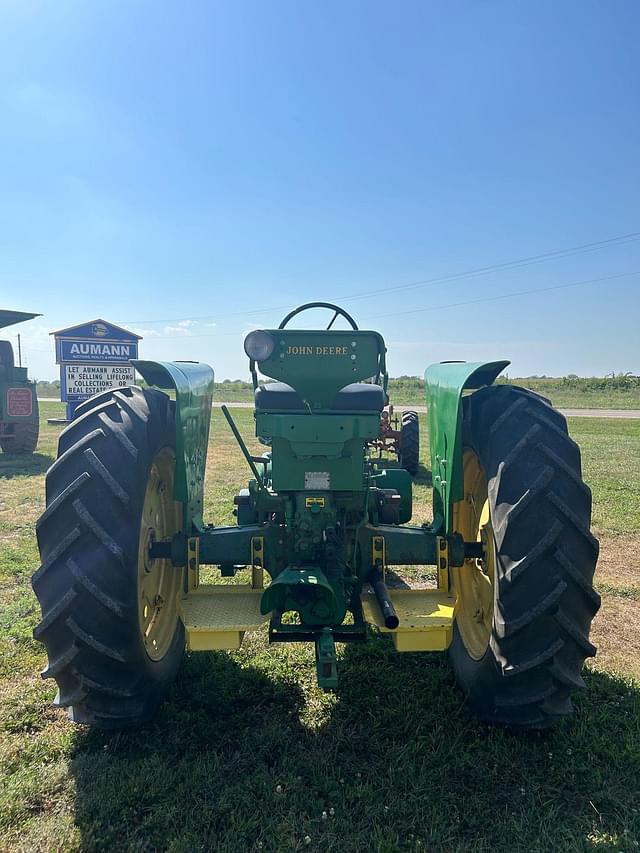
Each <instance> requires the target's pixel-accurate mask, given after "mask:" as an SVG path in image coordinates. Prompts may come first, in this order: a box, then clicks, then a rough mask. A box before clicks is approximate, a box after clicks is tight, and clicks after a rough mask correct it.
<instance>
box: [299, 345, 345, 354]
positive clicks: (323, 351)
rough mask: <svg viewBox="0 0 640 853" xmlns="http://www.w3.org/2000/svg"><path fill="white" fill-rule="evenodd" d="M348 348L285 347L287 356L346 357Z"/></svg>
mask: <svg viewBox="0 0 640 853" xmlns="http://www.w3.org/2000/svg"><path fill="white" fill-rule="evenodd" d="M347 351H348V347H320V346H316V347H310V346H297V347H292V346H290V347H287V355H346V354H347Z"/></svg>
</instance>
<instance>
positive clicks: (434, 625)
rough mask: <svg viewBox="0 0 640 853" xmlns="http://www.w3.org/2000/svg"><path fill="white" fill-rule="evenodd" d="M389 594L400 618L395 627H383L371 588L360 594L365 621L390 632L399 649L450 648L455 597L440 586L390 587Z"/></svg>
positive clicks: (441, 649) (420, 650) (437, 649)
mask: <svg viewBox="0 0 640 853" xmlns="http://www.w3.org/2000/svg"><path fill="white" fill-rule="evenodd" d="M389 595H390V597H391V601H392V602H393V606H394V607H395V609H396V614H397V616H398V619H399V620H400V624H399V625H398V627H397V628H394V629H389V628H387V627H386V625H385V624H384V619H383V618H382V613H381V611H380V606H379V604H378V602H377V600H376V597H375V595H374V594H373V592H364V593H363V594H362V596H361V598H362V608H363V611H364V618H365V619H366V621H367V622H369V623H370V624H372V625H375V626H376V627H377V628H378V629H379V630H380V631H384V632H385V633H387V634H391V635H392V637H393V642H394V644H395V647H396V649H397V650H398V651H399V652H440V651H444V650H445V649H447V648H449V644H450V643H451V638H452V635H453V609H454V605H455V599H453V598H452V597H451V596H450V595H449V594H448V593H447V592H445V591H443V590H439V589H390V590H389Z"/></svg>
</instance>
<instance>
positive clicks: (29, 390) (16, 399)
mask: <svg viewBox="0 0 640 853" xmlns="http://www.w3.org/2000/svg"><path fill="white" fill-rule="evenodd" d="M39 316H40V315H39V314H27V313H25V312H24V311H5V310H3V309H0V329H1V328H3V327H5V326H12V325H13V324H14V323H22V322H24V321H25V320H31V319H32V318H33V317H39ZM39 429H40V424H39V420H38V398H37V396H36V384H35V382H30V381H29V379H28V377H27V368H26V367H22V366H21V365H18V366H16V363H15V356H14V352H13V346H12V345H11V342H10V341H0V448H2V452H3V453H6V454H21V453H33V452H34V450H35V449H36V447H37V446H38V433H39Z"/></svg>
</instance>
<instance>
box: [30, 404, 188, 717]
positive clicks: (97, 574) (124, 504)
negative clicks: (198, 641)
mask: <svg viewBox="0 0 640 853" xmlns="http://www.w3.org/2000/svg"><path fill="white" fill-rule="evenodd" d="M167 446H168V447H171V448H175V416H174V409H173V403H171V402H170V400H169V398H168V397H167V396H166V394H163V393H162V392H160V391H156V390H154V389H151V390H144V391H143V390H141V389H140V388H137V387H128V388H123V389H121V390H118V391H106V392H104V393H102V394H99V395H97V396H95V397H92V398H91V399H90V400H88V401H86V402H84V403H83V404H82V405H81V406H79V407H78V409H76V415H75V418H74V420H73V421H72V422H71V424H70V425H69V426H68V427H67V428H66V429H65V430H64V431H63V432H62V433H61V435H60V440H59V446H58V454H59V455H58V459H57V461H56V462H55V463H54V464H53V466H52V467H51V468H50V469H49V471H48V472H47V477H46V509H45V511H44V513H43V514H42V516H41V517H40V519H39V520H38V523H37V534H38V545H39V548H40V557H41V560H42V565H41V567H40V568H39V569H38V570H37V571H36V572H35V574H34V575H33V578H32V585H33V589H34V591H35V593H36V596H37V597H38V600H39V602H40V605H41V607H42V621H41V622H40V623H39V625H38V626H37V627H36V629H35V630H34V637H35V638H36V639H38V640H40V641H41V642H42V643H44V645H45V646H46V649H47V654H48V658H49V665H48V667H47V668H46V669H45V670H44V671H43V673H42V675H43V677H44V678H55V680H56V682H57V684H58V688H59V690H58V696H57V697H56V704H59V705H61V706H64V707H67V708H69V716H70V718H71V719H72V720H74V721H76V722H81V723H87V724H89V725H93V726H98V727H101V728H123V727H127V726H135V725H139V724H141V723H143V722H145V721H146V720H148V719H149V718H150V717H151V716H152V715H153V714H154V712H155V711H156V708H157V707H158V705H159V703H160V702H161V700H162V698H163V696H164V694H165V692H166V690H167V688H168V687H169V685H170V684H171V683H172V681H173V680H174V678H175V675H176V672H177V670H178V667H179V665H180V661H181V659H182V656H183V651H184V642H185V641H184V628H183V626H182V623H181V621H180V620H179V619H178V618H177V619H176V628H175V634H174V636H173V639H172V641H171V644H170V646H169V649H168V651H167V653H166V654H165V656H164V657H163V658H162V659H161V660H159V661H154V660H152V659H151V658H150V657H149V656H148V655H147V653H146V650H145V648H144V643H143V640H142V636H141V632H140V628H139V622H138V601H137V595H138V588H137V572H138V568H137V566H138V539H139V530H140V519H141V513H142V506H143V503H144V495H145V489H146V484H147V481H148V478H149V471H150V467H151V463H152V461H153V459H154V457H155V456H156V454H157V453H158V451H159V450H160V449H161V448H163V447H167ZM176 571H178V570H177V569H176Z"/></svg>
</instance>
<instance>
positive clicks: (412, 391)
mask: <svg viewBox="0 0 640 853" xmlns="http://www.w3.org/2000/svg"><path fill="white" fill-rule="evenodd" d="M505 381H506V380H505ZM508 381H509V382H511V383H512V384H513V385H523V386H524V387H525V388H530V389H531V390H532V391H537V392H538V393H539V394H543V395H544V396H545V397H548V398H549V399H550V400H551V402H552V403H553V404H554V406H558V407H559V408H565V409H640V379H638V377H634V376H628V377H627V376H617V377H616V376H605V377H592V378H590V379H588V378H578V377H569V376H565V377H558V378H552V377H537V376H536V377H527V378H521V379H517V378H513V377H510V378H509V380H508ZM59 390H60V389H59V387H57V386H56V385H55V384H53V383H48V382H39V383H38V394H39V396H41V397H54V396H57V395H58V394H59ZM389 395H390V398H391V402H392V403H394V404H396V405H398V406H417V405H424V404H425V395H424V382H423V380H422V379H421V378H419V377H418V376H402V377H399V378H396V379H390V380H389ZM215 399H216V400H220V401H221V402H223V403H234V402H235V403H250V402H252V401H253V388H252V386H251V383H250V382H243V381H241V380H237V381H234V382H217V383H216V390H215Z"/></svg>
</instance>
